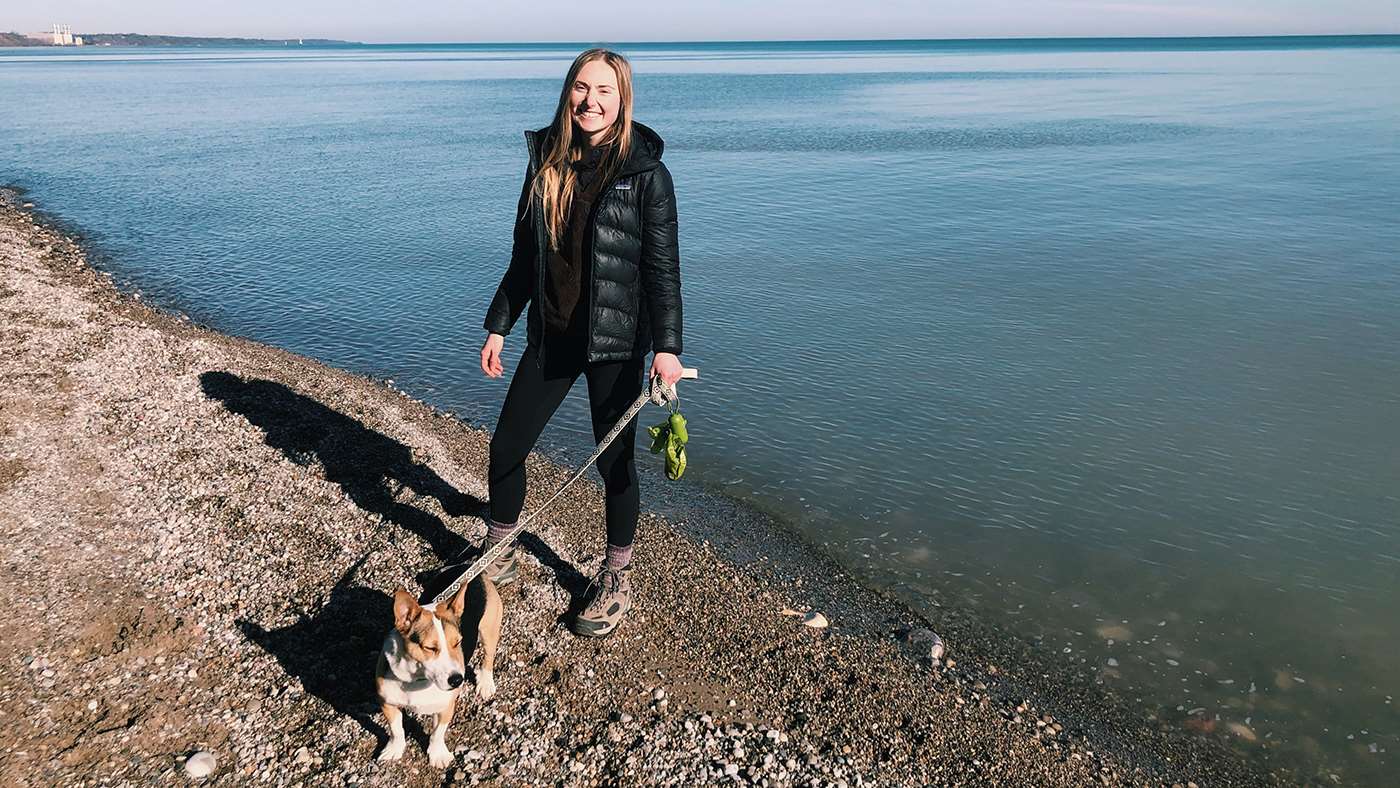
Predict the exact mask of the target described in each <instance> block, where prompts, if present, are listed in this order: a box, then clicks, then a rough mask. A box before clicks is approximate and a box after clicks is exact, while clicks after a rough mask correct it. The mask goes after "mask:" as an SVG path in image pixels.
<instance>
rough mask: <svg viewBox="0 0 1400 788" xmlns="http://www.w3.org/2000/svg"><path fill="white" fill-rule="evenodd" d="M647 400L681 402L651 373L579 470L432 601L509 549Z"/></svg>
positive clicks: (687, 374) (695, 374) (693, 375)
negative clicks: (639, 392) (647, 380)
mask: <svg viewBox="0 0 1400 788" xmlns="http://www.w3.org/2000/svg"><path fill="white" fill-rule="evenodd" d="M699 377H700V371H699V370H697V369H695V368H693V367H683V368H682V369H681V378H683V379H686V378H688V379H692V380H693V379H697V378H699ZM648 402H651V403H652V404H654V405H660V406H663V407H664V406H666V405H668V404H670V403H671V402H680V395H679V394H677V393H676V387H675V385H674V384H670V383H666V382H665V381H663V380H662V379H661V376H660V375H655V376H653V377H652V378H651V380H650V382H649V384H648V385H647V389H646V390H645V391H643V392H642V393H641V395H640V396H638V397H637V401H636V402H633V403H632V405H631V407H629V408H628V409H627V412H626V413H624V414H622V417H621V418H619V419H618V420H617V423H616V424H614V425H613V428H612V429H611V430H609V431H608V434H607V435H606V436H604V437H603V440H602V442H601V443H599V444H598V448H596V449H594V450H593V456H591V457H589V458H588V460H587V461H586V462H584V463H583V465H581V466H579V469H578V470H577V471H575V472H574V475H573V477H572V478H570V479H569V480H568V481H567V482H564V485H563V486H562V487H560V488H559V489H558V490H555V492H554V494H553V495H551V496H549V500H547V501H545V502H544V503H543V504H541V505H540V506H539V507H538V508H536V509H535V510H534V511H533V512H530V515H529V516H528V517H524V518H521V520H520V521H519V522H517V523H516V524H515V527H513V528H511V529H510V532H509V533H507V534H506V535H505V537H503V538H502V539H501V540H500V541H499V542H497V543H495V544H494V545H491V547H490V548H489V549H487V550H486V552H484V553H482V554H481V557H479V558H477V559H476V561H475V562H473V563H472V564H471V565H470V566H468V567H467V568H466V569H464V570H462V572H461V573H460V574H458V575H457V576H456V577H455V578H454V579H453V580H452V582H451V583H448V584H447V586H446V587H444V588H443V589H442V590H441V591H439V592H438V593H437V595H436V596H434V597H433V602H434V603H439V602H443V601H444V600H447V599H451V598H452V595H453V594H456V593H457V589H459V588H461V587H462V584H463V583H468V582H471V581H472V580H473V579H475V578H476V576H477V575H479V574H481V573H482V572H483V571H485V570H486V567H487V566H489V565H490V564H491V562H492V561H494V560H496V558H497V557H498V556H500V555H501V554H502V553H504V552H505V551H506V550H509V549H510V547H511V545H512V543H514V542H515V537H516V536H517V535H519V534H520V532H521V531H523V530H525V526H526V525H529V524H530V522H531V521H533V520H534V519H535V517H537V516H538V515H539V514H540V512H543V511H544V510H545V509H547V508H549V505H550V504H551V503H554V499H556V498H558V497H559V496H560V495H562V494H563V492H564V491H565V490H567V489H569V485H571V484H573V483H574V482H576V481H578V480H579V478H580V477H582V476H583V472H584V471H586V470H588V467H589V466H590V465H592V464H593V463H594V461H595V460H597V459H598V457H599V455H601V454H602V453H603V451H604V450H605V449H607V448H608V446H609V445H610V444H611V443H612V442H613V440H614V439H615V438H617V436H618V435H620V434H622V431H623V430H624V429H626V427H627V424H628V422H630V421H631V420H632V418H633V417H634V416H636V415H637V412H638V411H640V410H641V409H642V406H643V405H645V404H647V403H648ZM452 566H454V565H453V564H449V565H448V566H447V567H445V568H444V570H443V571H448V570H450V569H451V567H452Z"/></svg>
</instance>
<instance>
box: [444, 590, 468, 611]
mask: <svg viewBox="0 0 1400 788" xmlns="http://www.w3.org/2000/svg"><path fill="white" fill-rule="evenodd" d="M469 585H471V583H463V584H462V586H461V587H460V588H458V589H457V593H455V594H453V595H452V599H450V600H448V602H447V608H446V610H447V612H448V613H451V614H452V617H453V618H461V617H462V608H463V607H464V606H465V605H466V600H467V586H469Z"/></svg>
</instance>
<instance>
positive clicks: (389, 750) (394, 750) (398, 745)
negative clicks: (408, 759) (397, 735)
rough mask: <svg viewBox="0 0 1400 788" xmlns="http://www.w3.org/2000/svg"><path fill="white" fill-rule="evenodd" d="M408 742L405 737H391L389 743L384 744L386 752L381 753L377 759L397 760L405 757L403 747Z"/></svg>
mask: <svg viewBox="0 0 1400 788" xmlns="http://www.w3.org/2000/svg"><path fill="white" fill-rule="evenodd" d="M406 744H407V742H406V741H405V740H404V739H390V740H389V743H388V744H386V745H384V752H381V753H379V757H378V758H377V759H376V760H379V761H397V760H398V759H400V758H402V757H403V748H404V746H405V745H406Z"/></svg>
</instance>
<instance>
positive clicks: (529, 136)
mask: <svg viewBox="0 0 1400 788" xmlns="http://www.w3.org/2000/svg"><path fill="white" fill-rule="evenodd" d="M525 147H526V148H528V149H529V154H530V179H531V181H533V180H534V177H535V175H536V174H537V173H538V172H539V171H540V162H539V156H538V155H536V153H535V132H534V131H533V130H527V131H526V132H525ZM531 191H532V192H533V188H532V189H531ZM530 210H531V212H532V213H534V215H535V216H534V220H533V223H534V226H535V296H536V301H537V303H536V304H535V309H536V311H539V310H541V309H542V307H541V306H540V305H539V303H538V298H540V297H543V295H544V263H545V257H544V255H545V251H544V217H542V216H540V212H541V210H542V209H541V206H540V204H539V197H538V196H537V195H535V194H533V193H532V194H531V195H530ZM540 314H541V316H543V312H540ZM527 318H528V316H527ZM525 322H526V324H527V325H526V326H525V335H526V338H527V339H528V338H529V334H530V326H529V325H528V324H529V320H528V319H527V320H526V321H525ZM535 351H536V352H535V366H537V367H539V368H540V369H541V370H543V369H544V327H543V326H541V327H540V340H539V346H538V347H537V348H536V349H535Z"/></svg>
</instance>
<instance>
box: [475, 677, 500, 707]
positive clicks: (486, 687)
mask: <svg viewBox="0 0 1400 788" xmlns="http://www.w3.org/2000/svg"><path fill="white" fill-rule="evenodd" d="M495 694H496V679H495V677H494V676H492V675H491V671H489V670H478V671H477V672H476V695H477V697H478V698H481V699H482V700H491V696H493V695H495Z"/></svg>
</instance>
